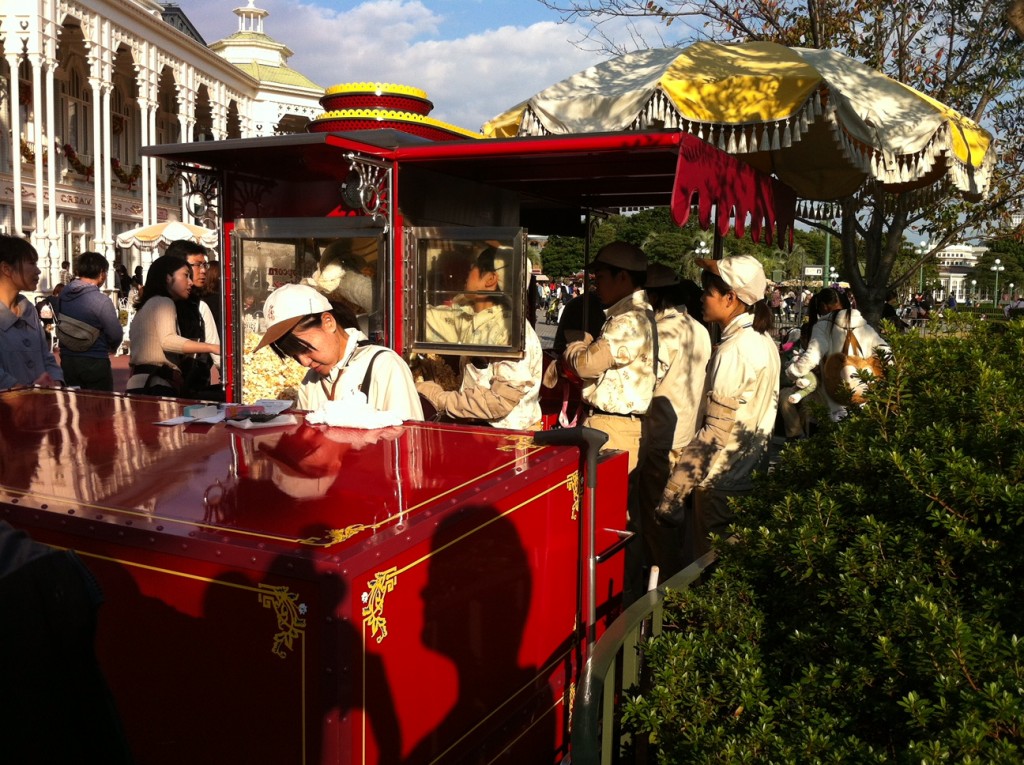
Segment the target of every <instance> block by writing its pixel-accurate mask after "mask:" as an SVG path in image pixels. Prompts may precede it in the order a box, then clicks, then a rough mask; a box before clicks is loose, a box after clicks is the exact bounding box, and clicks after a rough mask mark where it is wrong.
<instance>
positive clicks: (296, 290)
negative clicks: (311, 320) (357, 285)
mask: <svg viewBox="0 0 1024 765" xmlns="http://www.w3.org/2000/svg"><path fill="white" fill-rule="evenodd" d="M330 310H331V301H330V300H328V299H327V297H326V296H325V295H324V294H323V293H322V292H319V291H317V290H315V289H313V288H312V287H310V286H308V285H305V284H286V285H284V286H283V287H278V288H277V289H276V290H274V291H273V292H271V293H270V296H269V297H268V298H267V302H266V303H264V304H263V316H264V317H265V318H266V320H267V324H268V325H269V326H267V331H266V332H264V333H263V337H262V338H260V342H259V345H257V346H256V350H257V351H258V350H259V349H260V348H262V347H263V346H265V345H270V344H271V343H274V342H277V341H278V340H280V339H281V338H282V337H284V336H285V335H287V334H288V333H289V332H291V331H292V330H293V329H295V326H296V325H297V324H298V323H299V322H300V321H302V320H303V319H304V318H305V317H307V316H309V315H311V314H314V313H323V312H324V311H330Z"/></svg>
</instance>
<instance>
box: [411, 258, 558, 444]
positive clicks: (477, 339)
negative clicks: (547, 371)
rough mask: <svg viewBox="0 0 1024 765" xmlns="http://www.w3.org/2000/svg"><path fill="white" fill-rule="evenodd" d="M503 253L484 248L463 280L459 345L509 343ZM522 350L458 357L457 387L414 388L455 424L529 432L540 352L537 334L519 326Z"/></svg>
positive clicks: (535, 419)
mask: <svg viewBox="0 0 1024 765" xmlns="http://www.w3.org/2000/svg"><path fill="white" fill-rule="evenodd" d="M510 256H511V252H510V251H509V250H506V249H499V248H495V247H487V248H485V249H484V250H483V251H481V252H480V254H479V255H477V257H476V260H475V261H474V263H473V265H472V266H471V267H470V269H469V274H468V275H467V277H466V286H465V290H466V291H465V293H464V295H462V296H460V299H459V300H460V302H461V303H463V304H464V305H468V307H469V310H468V312H467V313H466V314H465V317H466V318H465V320H464V324H463V328H462V329H461V330H460V332H461V341H462V342H464V343H467V344H471V345H491V346H495V345H508V342H509V332H508V322H509V312H508V310H507V306H506V305H505V303H504V301H503V295H501V294H500V293H501V292H502V288H503V286H504V278H505V273H506V267H507V265H508V258H509V257H510ZM524 332H525V338H526V343H525V345H526V348H525V353H524V354H523V358H521V359H503V358H484V357H479V356H461V357H459V364H460V366H461V368H462V384H461V385H460V386H459V389H458V390H457V391H455V390H445V389H444V388H442V387H441V386H440V385H438V384H437V383H436V382H432V381H430V380H423V381H421V382H418V383H416V390H418V391H419V392H420V394H421V395H422V396H423V397H424V398H425V399H427V401H429V402H430V403H431V404H432V405H433V406H434V408H435V409H436V410H437V411H438V413H440V414H444V415H447V416H448V417H451V418H453V419H456V420H471V421H477V422H485V423H487V424H489V425H492V426H494V427H496V428H509V429H511V430H529V429H533V428H536V427H538V424H539V423H540V419H541V411H540V378H541V372H542V370H543V358H544V357H543V350H542V349H541V346H540V339H539V338H538V337H537V332H536V331H535V330H534V328H533V327H532V326H531V325H530V324H529V323H528V322H525V323H524Z"/></svg>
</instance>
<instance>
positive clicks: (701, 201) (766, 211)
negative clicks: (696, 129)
mask: <svg viewBox="0 0 1024 765" xmlns="http://www.w3.org/2000/svg"><path fill="white" fill-rule="evenodd" d="M682 139H683V140H682V141H680V143H679V164H678V165H677V166H676V178H675V183H674V186H673V188H672V218H673V219H674V220H675V222H676V223H677V224H679V225H680V226H684V225H686V221H687V220H689V218H690V209H691V208H692V206H693V204H694V199H695V198H696V203H697V219H698V221H699V222H700V225H701V227H702V228H705V229H707V228H710V227H711V212H712V207H714V210H715V217H716V220H715V225H716V226H717V228H718V231H719V233H720V234H722V235H723V236H724V235H725V234H727V233H728V232H729V229H730V227H732V228H734V229H735V231H736V236H738V237H742V236H743V235H744V231H745V230H746V226H747V218H748V217H749V218H750V233H751V237H752V238H753V240H754V241H755V242H760V241H761V234H762V232H764V235H765V240H764V241H765V243H766V244H772V243H773V242H775V243H778V244H779V246H781V243H782V242H787V244H788V245H789V246H792V244H793V221H794V219H795V217H796V192H794V191H793V190H792V189H791V188H789V187H788V186H786V184H784V183H782V182H781V181H779V180H778V179H776V178H772V177H771V176H769V175H765V174H764V173H761V172H759V171H757V170H755V169H754V168H752V167H750V166H749V165H747V164H746V163H744V162H743V161H742V160H739V159H737V158H736V157H733V156H730V155H728V154H726V153H725V152H722V151H719V150H718V149H716V148H715V147H713V146H711V145H710V144H707V143H705V142H704V141H701V140H700V139H699V138H696V137H694V136H692V135H689V134H683V136H682ZM730 221H734V223H733V224H732V225H731V226H730Z"/></svg>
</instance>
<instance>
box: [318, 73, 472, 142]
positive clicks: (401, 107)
mask: <svg viewBox="0 0 1024 765" xmlns="http://www.w3.org/2000/svg"><path fill="white" fill-rule="evenodd" d="M320 104H321V105H322V106H323V107H324V109H325V112H324V113H323V114H320V115H319V116H317V117H316V118H315V119H313V120H312V121H311V122H310V123H309V125H308V126H307V127H306V130H307V131H308V132H310V133H331V132H343V131H348V130H380V129H383V128H391V129H393V130H400V131H402V132H404V133H410V134H412V135H417V136H420V137H422V138H427V139H429V140H431V141H453V140H457V139H462V138H479V137H480V134H479V133H474V132H472V131H469V130H465V129H463V128H460V127H458V126H457V125H450V124H448V123H446V122H441V121H440V120H435V119H434V118H432V117H429V116H427V115H428V114H429V113H430V110H431V109H433V108H434V104H433V103H431V101H430V99H428V98H427V94H426V93H425V92H424V91H422V90H419V89H418V88H412V87H409V86H408V85H395V84H392V83H388V82H348V83H343V84H341V85H334V86H332V87H330V88H328V89H327V91H326V92H325V93H324V96H323V98H321V99H320Z"/></svg>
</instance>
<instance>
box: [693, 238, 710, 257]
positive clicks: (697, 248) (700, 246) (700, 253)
mask: <svg viewBox="0 0 1024 765" xmlns="http://www.w3.org/2000/svg"><path fill="white" fill-rule="evenodd" d="M693 253H694V255H696V256H697V257H698V258H702V259H703V258H707V256H708V255H710V254H711V248H710V247H708V244H707V242H704V241H698V242H697V244H696V245H694V248H693Z"/></svg>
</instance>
